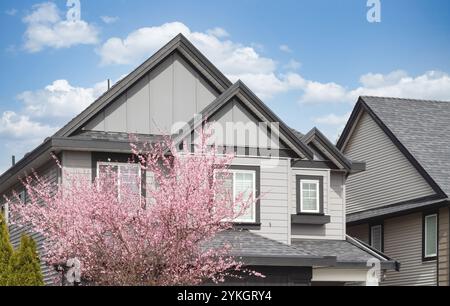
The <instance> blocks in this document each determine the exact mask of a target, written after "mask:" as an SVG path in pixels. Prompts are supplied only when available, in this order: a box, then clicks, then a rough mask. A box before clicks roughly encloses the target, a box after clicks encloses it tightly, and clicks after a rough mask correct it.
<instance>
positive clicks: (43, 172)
mask: <svg viewBox="0 0 450 306" xmlns="http://www.w3.org/2000/svg"><path fill="white" fill-rule="evenodd" d="M37 173H38V174H39V175H40V176H41V177H42V178H44V179H45V180H47V181H48V182H49V183H52V184H55V187H56V184H57V183H58V173H59V168H58V167H57V166H56V165H54V164H49V166H46V167H44V168H42V169H40V170H38V171H37ZM19 187H20V185H17V186H16V187H15V188H16V191H17V190H18V188H19ZM55 191H56V188H55ZM9 234H10V239H11V243H12V245H13V246H14V248H15V249H17V248H18V247H19V245H20V239H21V237H22V235H23V234H28V235H30V236H31V237H32V238H33V239H34V241H35V242H36V245H37V247H38V253H39V257H40V258H41V259H42V257H43V255H44V237H43V236H42V235H40V234H37V233H34V232H33V231H32V230H31V229H30V228H20V227H17V226H15V225H11V226H10V227H9ZM41 269H42V274H43V277H44V282H45V284H47V285H54V284H55V278H56V277H57V276H58V274H57V273H56V271H55V270H54V269H53V267H50V266H47V265H46V264H45V263H44V262H42V261H41Z"/></svg>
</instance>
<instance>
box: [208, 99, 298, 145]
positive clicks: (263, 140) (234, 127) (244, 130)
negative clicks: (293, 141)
mask: <svg viewBox="0 0 450 306" xmlns="http://www.w3.org/2000/svg"><path fill="white" fill-rule="evenodd" d="M208 121H209V122H211V123H212V124H213V127H214V130H215V143H216V145H219V146H227V147H241V148H244V147H249V148H264V149H267V148H271V149H273V150H279V149H281V150H288V146H287V145H286V144H285V143H284V142H283V141H281V140H275V141H271V138H270V137H271V132H270V125H267V124H265V123H264V122H266V121H265V120H263V119H262V118H258V117H257V116H256V115H255V114H254V113H253V112H252V111H251V110H249V109H248V108H247V107H246V106H245V105H244V104H243V103H242V101H241V100H240V99H238V98H233V99H232V100H230V101H228V102H227V103H226V104H225V105H224V106H223V107H222V108H221V109H219V110H218V111H217V112H216V113H214V114H213V115H212V116H211V117H210V118H208ZM290 151H291V150H290Z"/></svg>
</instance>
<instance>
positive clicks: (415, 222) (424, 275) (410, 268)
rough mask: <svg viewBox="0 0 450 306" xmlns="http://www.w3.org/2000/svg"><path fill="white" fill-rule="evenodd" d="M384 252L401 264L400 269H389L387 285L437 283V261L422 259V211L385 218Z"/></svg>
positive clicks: (428, 284)
mask: <svg viewBox="0 0 450 306" xmlns="http://www.w3.org/2000/svg"><path fill="white" fill-rule="evenodd" d="M384 230H385V231H384V252H385V253H386V255H388V256H390V257H391V258H395V259H396V260H398V261H399V262H400V263H401V268H400V272H396V271H388V272H387V274H386V280H385V281H384V282H383V283H382V284H383V285H398V286H434V285H436V282H437V265H436V261H429V262H423V261H422V214H421V213H417V214H411V215H407V216H403V217H398V218H392V219H387V220H385V221H384Z"/></svg>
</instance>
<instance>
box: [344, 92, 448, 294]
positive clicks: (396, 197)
mask: <svg viewBox="0 0 450 306" xmlns="http://www.w3.org/2000/svg"><path fill="white" fill-rule="evenodd" d="M449 116H450V103H448V102H438V101H422V100H411V99H394V98H380V97H360V98H359V100H358V102H357V104H356V106H355V109H354V111H353V113H352V115H351V117H350V120H349V122H348V123H347V126H346V127H345V130H344V132H343V134H342V136H341V137H340V139H339V142H338V145H337V146H338V148H339V149H340V150H342V152H344V154H346V156H348V157H349V158H350V159H356V160H362V161H364V162H365V163H366V171H364V172H362V173H358V174H355V175H352V176H350V177H349V179H348V180H347V189H346V191H347V233H348V234H349V235H350V236H353V237H356V238H358V239H360V240H362V241H365V242H366V243H369V244H371V246H372V247H374V248H375V249H377V250H379V251H382V252H384V253H385V254H387V255H388V256H392V257H394V258H396V259H397V260H399V261H400V262H401V265H402V269H401V271H400V272H396V271H388V272H387V275H386V278H385V281H384V282H383V284H385V285H449V257H448V256H449V200H448V196H449V195H450V137H449V135H450V120H449V118H450V117H449Z"/></svg>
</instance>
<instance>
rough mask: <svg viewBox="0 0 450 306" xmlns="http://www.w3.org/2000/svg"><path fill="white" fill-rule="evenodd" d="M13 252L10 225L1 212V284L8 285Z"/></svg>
mask: <svg viewBox="0 0 450 306" xmlns="http://www.w3.org/2000/svg"><path fill="white" fill-rule="evenodd" d="M13 252H14V251H13V247H12V245H11V242H10V241H9V233H8V227H7V226H6V221H5V218H4V217H3V214H1V213H0V286H6V284H7V282H8V270H9V269H8V267H9V261H10V259H11V256H12V255H13Z"/></svg>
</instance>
